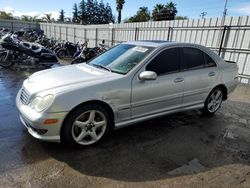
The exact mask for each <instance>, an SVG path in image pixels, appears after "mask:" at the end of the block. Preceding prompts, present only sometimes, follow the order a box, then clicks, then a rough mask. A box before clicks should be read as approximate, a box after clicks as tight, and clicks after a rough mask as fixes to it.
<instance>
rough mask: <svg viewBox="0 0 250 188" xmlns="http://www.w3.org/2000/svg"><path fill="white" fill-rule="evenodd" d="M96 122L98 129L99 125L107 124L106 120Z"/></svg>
mask: <svg viewBox="0 0 250 188" xmlns="http://www.w3.org/2000/svg"><path fill="white" fill-rule="evenodd" d="M94 124H95V128H96V129H97V128H99V127H102V126H104V125H105V124H106V122H105V121H99V122H95V123H94Z"/></svg>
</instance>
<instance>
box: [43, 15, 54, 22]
mask: <svg viewBox="0 0 250 188" xmlns="http://www.w3.org/2000/svg"><path fill="white" fill-rule="evenodd" d="M44 15H45V16H44V17H43V19H42V20H43V21H45V22H48V23H51V22H52V21H53V19H52V14H44Z"/></svg>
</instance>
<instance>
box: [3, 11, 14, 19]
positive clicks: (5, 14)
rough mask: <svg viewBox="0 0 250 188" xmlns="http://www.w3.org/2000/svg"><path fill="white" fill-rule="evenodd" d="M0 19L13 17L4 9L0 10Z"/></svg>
mask: <svg viewBox="0 0 250 188" xmlns="http://www.w3.org/2000/svg"><path fill="white" fill-rule="evenodd" d="M0 19H9V20H10V19H13V15H12V13H7V12H5V11H0Z"/></svg>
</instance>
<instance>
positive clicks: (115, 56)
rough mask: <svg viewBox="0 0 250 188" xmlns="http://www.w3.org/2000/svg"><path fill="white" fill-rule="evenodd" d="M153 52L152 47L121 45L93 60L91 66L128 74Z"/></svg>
mask: <svg viewBox="0 0 250 188" xmlns="http://www.w3.org/2000/svg"><path fill="white" fill-rule="evenodd" d="M152 50H153V48H152V47H144V46H135V45H130V44H120V45H118V46H116V47H114V48H112V49H110V50H109V51H107V52H105V53H104V54H102V55H100V56H98V57H97V58H95V59H94V60H92V61H91V62H90V63H89V65H92V66H95V67H98V68H103V69H106V70H108V71H111V72H115V73H119V74H127V73H128V72H129V71H130V70H131V69H132V68H133V67H134V66H136V65H137V64H138V63H140V62H141V61H142V60H143V59H144V58H145V57H147V55H148V54H149V53H150V52H151V51H152Z"/></svg>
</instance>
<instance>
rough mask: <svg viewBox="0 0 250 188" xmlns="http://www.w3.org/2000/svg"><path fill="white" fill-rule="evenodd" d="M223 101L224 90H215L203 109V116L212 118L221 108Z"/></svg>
mask: <svg viewBox="0 0 250 188" xmlns="http://www.w3.org/2000/svg"><path fill="white" fill-rule="evenodd" d="M222 101H223V90H222V89H221V88H220V87H216V88H214V89H213V90H212V91H211V92H210V93H209V95H208V97H207V99H206V101H205V105H204V108H203V110H202V111H203V114H204V115H208V116H212V115H214V114H215V113H216V112H217V111H218V110H219V108H220V107H221V104H222Z"/></svg>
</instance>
